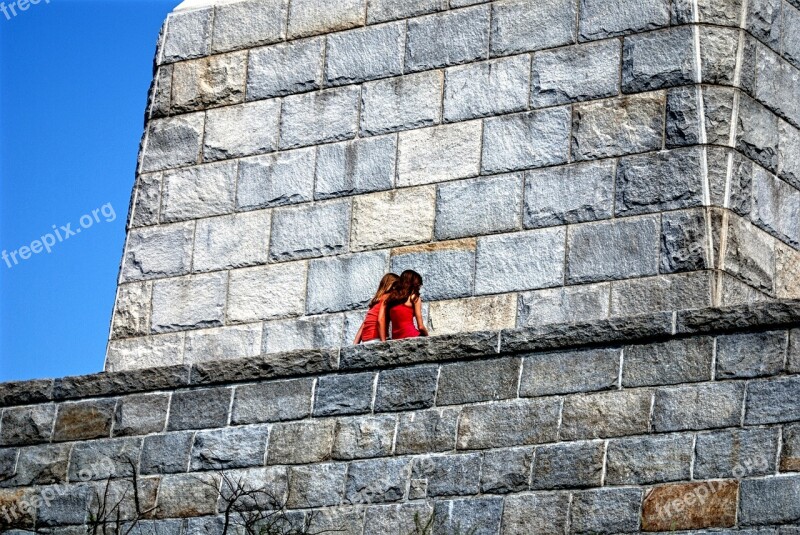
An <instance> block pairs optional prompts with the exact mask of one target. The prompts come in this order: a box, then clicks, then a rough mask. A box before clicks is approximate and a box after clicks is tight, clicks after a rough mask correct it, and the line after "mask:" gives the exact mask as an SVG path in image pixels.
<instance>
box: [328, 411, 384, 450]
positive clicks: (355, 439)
mask: <svg viewBox="0 0 800 535" xmlns="http://www.w3.org/2000/svg"><path fill="white" fill-rule="evenodd" d="M396 427H397V418H396V417H395V416H393V415H386V416H359V417H355V418H340V419H338V420H336V427H335V429H334V440H333V458H334V459H336V460H351V459H365V458H368V457H388V456H390V455H391V454H392V450H393V448H394V433H395V428H396Z"/></svg>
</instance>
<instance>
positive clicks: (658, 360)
mask: <svg viewBox="0 0 800 535" xmlns="http://www.w3.org/2000/svg"><path fill="white" fill-rule="evenodd" d="M713 353H714V339H713V338H712V337H710V336H698V337H694V338H683V339H676V340H669V341H667V342H660V343H655V344H647V345H635V346H626V347H625V349H624V362H623V368H622V386H625V387H636V386H649V385H669V384H679V383H693V382H699V381H710V380H711V378H712V371H711V368H712V362H713Z"/></svg>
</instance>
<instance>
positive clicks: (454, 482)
mask: <svg viewBox="0 0 800 535" xmlns="http://www.w3.org/2000/svg"><path fill="white" fill-rule="evenodd" d="M480 472H481V454H480V453H469V454H463V455H429V456H425V457H416V458H415V459H414V465H413V470H412V472H411V478H412V479H414V480H417V481H420V480H421V481H424V482H425V485H426V488H427V494H426V496H427V497H429V498H433V497H438V496H469V495H473V494H478V491H479V490H480V489H479V487H480Z"/></svg>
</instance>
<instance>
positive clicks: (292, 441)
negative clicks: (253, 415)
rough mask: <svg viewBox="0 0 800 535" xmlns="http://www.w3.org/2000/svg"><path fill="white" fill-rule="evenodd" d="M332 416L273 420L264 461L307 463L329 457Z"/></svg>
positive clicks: (331, 440)
mask: <svg viewBox="0 0 800 535" xmlns="http://www.w3.org/2000/svg"><path fill="white" fill-rule="evenodd" d="M335 424H336V421H335V420H332V419H330V420H319V421H314V420H309V421H304V422H294V423H286V424H275V425H274V426H273V427H272V432H271V434H270V437H269V447H268V449H267V463H269V464H308V463H319V462H324V461H329V460H330V459H331V449H332V448H333V430H334V425H335Z"/></svg>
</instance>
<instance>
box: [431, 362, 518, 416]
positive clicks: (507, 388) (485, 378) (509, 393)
mask: <svg viewBox="0 0 800 535" xmlns="http://www.w3.org/2000/svg"><path fill="white" fill-rule="evenodd" d="M520 365H521V363H520V361H519V359H516V358H504V359H494V360H485V361H475V362H459V363H455V364H446V365H444V366H442V371H441V374H440V376H439V386H438V390H437V395H436V404H437V405H463V404H465V403H473V402H476V401H496V400H500V399H509V398H513V397H516V395H517V383H518V380H519V368H520Z"/></svg>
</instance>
